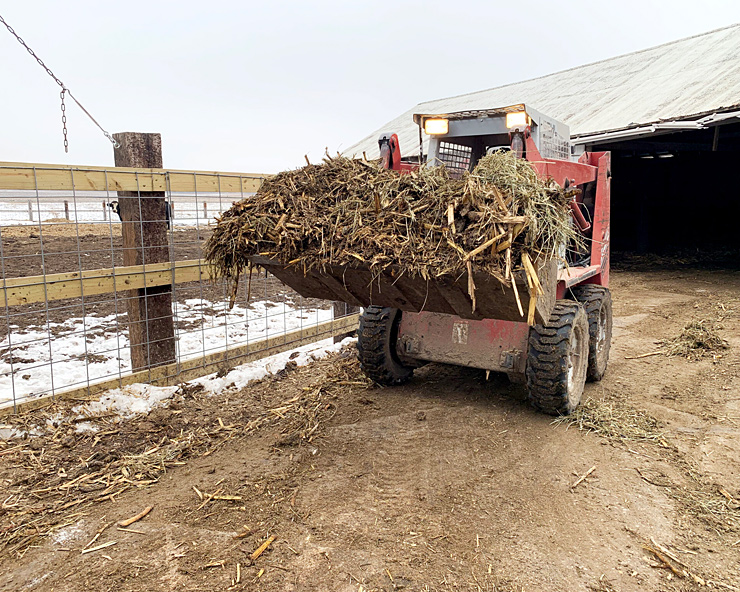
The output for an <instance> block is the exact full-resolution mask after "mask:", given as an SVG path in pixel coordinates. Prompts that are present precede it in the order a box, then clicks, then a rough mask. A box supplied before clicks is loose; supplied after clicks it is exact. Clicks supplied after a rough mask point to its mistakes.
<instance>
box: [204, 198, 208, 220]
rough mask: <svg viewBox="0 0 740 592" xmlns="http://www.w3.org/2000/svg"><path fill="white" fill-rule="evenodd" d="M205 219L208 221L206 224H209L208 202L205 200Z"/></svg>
mask: <svg viewBox="0 0 740 592" xmlns="http://www.w3.org/2000/svg"><path fill="white" fill-rule="evenodd" d="M203 219H204V220H205V221H206V224H208V202H206V201H204V202H203Z"/></svg>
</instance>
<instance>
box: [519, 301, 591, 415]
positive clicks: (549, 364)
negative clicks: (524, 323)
mask: <svg viewBox="0 0 740 592" xmlns="http://www.w3.org/2000/svg"><path fill="white" fill-rule="evenodd" d="M588 333H589V331H588V318H587V315H586V311H585V310H584V308H583V306H581V304H580V303H578V302H574V301H572V300H558V301H557V302H556V303H555V307H554V308H553V311H552V314H551V315H550V318H549V319H548V321H547V323H545V324H543V325H535V326H534V327H532V328H531V329H530V331H529V354H528V356H527V390H528V391H529V401H530V403H532V405H533V406H534V407H535V408H537V409H539V410H540V411H542V412H544V413H548V414H550V415H569V414H570V413H572V412H573V411H575V409H576V407H578V404H579V403H580V402H581V396H582V395H583V388H584V386H585V384H586V373H587V369H588V343H589V334H588Z"/></svg>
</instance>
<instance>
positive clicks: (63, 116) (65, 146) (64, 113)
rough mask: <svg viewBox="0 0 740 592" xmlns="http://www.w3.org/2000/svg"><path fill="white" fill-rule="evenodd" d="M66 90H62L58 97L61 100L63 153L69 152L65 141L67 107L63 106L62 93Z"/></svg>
mask: <svg viewBox="0 0 740 592" xmlns="http://www.w3.org/2000/svg"><path fill="white" fill-rule="evenodd" d="M65 92H67V89H66V88H62V92H60V93H59V97H60V98H61V99H62V135H64V151H65V152H69V142H68V141H67V106H66V105H65V104H64V93H65Z"/></svg>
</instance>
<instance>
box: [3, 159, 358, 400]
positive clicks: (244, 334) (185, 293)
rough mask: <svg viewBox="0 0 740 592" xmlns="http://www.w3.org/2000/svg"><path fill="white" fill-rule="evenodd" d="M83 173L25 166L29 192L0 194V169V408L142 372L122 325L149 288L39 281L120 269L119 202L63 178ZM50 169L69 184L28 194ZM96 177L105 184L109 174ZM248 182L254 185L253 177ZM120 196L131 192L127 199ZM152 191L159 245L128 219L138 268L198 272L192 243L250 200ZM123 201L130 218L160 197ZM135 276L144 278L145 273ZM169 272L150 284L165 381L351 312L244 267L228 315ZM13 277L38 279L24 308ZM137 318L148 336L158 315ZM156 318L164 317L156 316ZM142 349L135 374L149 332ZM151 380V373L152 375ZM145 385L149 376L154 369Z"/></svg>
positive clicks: (208, 293)
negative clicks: (164, 210) (58, 286)
mask: <svg viewBox="0 0 740 592" xmlns="http://www.w3.org/2000/svg"><path fill="white" fill-rule="evenodd" d="M17 166H18V165H16V168H17ZM96 170H97V171H98V172H100V170H99V169H96ZM129 170H130V169H129ZM84 171H85V169H74V170H70V169H61V168H60V169H45V170H39V169H37V168H31V167H30V165H29V168H28V169H27V170H26V173H27V174H28V176H29V179H30V178H32V179H33V180H32V183H33V186H34V187H35V189H32V190H29V189H12V188H11V189H8V188H7V185H8V183H5V186H4V184H3V180H4V177H3V176H2V173H3V168H2V167H0V275H1V277H2V280H3V287H2V292H0V296H4V298H3V302H2V304H3V307H2V309H0V317H1V318H0V409H2V408H7V407H11V406H12V407H13V408H15V406H16V405H18V404H19V403H23V402H24V401H28V400H30V399H34V398H37V397H43V396H54V395H57V394H60V393H64V392H69V391H71V390H75V389H79V388H80V387H87V388H89V387H91V386H92V385H95V384H100V383H105V382H110V380H111V379H117V380H118V381H119V383H121V384H122V383H123V382H122V381H123V379H124V378H125V377H126V376H128V375H131V373H132V370H140V369H141V368H132V356H131V347H130V340H129V337H130V331H131V325H130V323H131V322H132V320H133V319H132V317H131V312H130V311H131V307H132V306H139V309H140V310H141V308H142V307H141V303H142V301H143V302H144V305H143V306H144V309H146V303H147V302H148V301H149V299H148V298H145V297H143V296H142V294H147V295H148V294H150V293H151V291H152V290H154V288H141V289H139V290H138V291H137V290H131V289H124V288H125V286H126V284H124V283H123V282H120V285H119V284H116V282H115V280H114V286H113V289H112V290H111V291H110V292H104V293H93V294H88V293H86V292H87V288H85V287H84V286H82V284H83V283H84V282H83V280H82V279H79V280H77V279H70V280H69V282H68V283H69V285H70V286H71V288H72V291H73V292H74V293H75V295H74V296H73V297H68V298H61V297H60V296H59V294H57V293H55V294H56V295H54V294H52V293H51V290H50V288H49V285H50V284H49V280H50V278H53V277H55V274H75V276H74V277H75V278H81V277H82V276H83V275H84V274H83V272H86V271H90V270H108V271H110V270H116V269H120V268H122V267H124V266H125V259H126V256H125V255H124V242H123V237H122V226H123V225H122V222H121V220H120V218H119V216H118V214H117V213H116V211H115V209H116V208H115V203H114V202H118V201H119V200H120V199H122V198H121V197H119V195H118V193H117V192H116V191H115V190H110V189H109V188H108V187H107V185H108V183H106V189H105V190H102V191H101V190H88V189H77V187H76V186H75V182H74V175H76V174H77V175H79V174H80V173H84ZM113 171H115V172H116V174H117V175H118V176H119V177H120V175H121V174H123V173H121V171H120V170H116V169H110V172H113ZM50 173H54V174H55V175H57V177H55V178H58V177H59V175H69V176H70V177H72V179H71V183H70V185H71V187H72V188H71V189H69V188H60V189H38V187H48V185H49V183H51V181H49V180H48V179H47V177H48V176H49V174H50ZM103 173H104V174H105V176H106V178H107V176H108V171H103ZM127 174H130V175H136V174H137V173H136V172H129V173H127ZM198 175H201V176H202V175H204V173H198ZM212 176H213V178H212V179H210V181H209V182H208V183H207V186H209V187H213V186H216V187H219V188H220V187H221V186H222V185H224V186H225V185H227V183H222V179H221V178H220V175H219V174H215V173H214V174H212ZM42 177H43V182H42ZM249 179H250V180H252V181H254V180H258V178H257V177H250V178H249ZM229 181H230V183H229V184H228V185H229V186H233V184H234V183H233V181H234V179H233V176H230V177H229ZM240 181H241V180H240ZM65 184H66V182H65V183H60V185H65ZM240 184H241V185H243V183H240ZM196 185H197V183H196ZM125 195H127V196H132V192H130V191H129V192H128V193H126V194H125ZM160 195H161V194H160ZM163 195H164V199H165V200H166V202H167V203H168V204H170V208H169V210H170V211H169V213H168V215H167V216H166V219H162V220H157V221H156V222H160V223H161V225H160V228H164V227H165V226H164V225H165V224H166V225H167V226H166V228H167V229H166V231H165V232H162V233H159V234H158V235H156V236H160V237H163V238H160V239H159V240H156V241H154V242H152V240H151V237H146V236H145V235H146V232H147V231H146V228H147V223H149V222H155V221H152V220H138V221H136V223H137V224H141V231H142V237H143V238H142V244H139V245H136V246H135V249H136V250H138V251H139V252H140V257H141V259H142V262H143V263H147V264H148V263H149V262H150V261H151V257H150V255H153V254H154V253H155V252H157V253H159V254H160V255H161V253H162V252H165V253H166V254H167V257H168V258H169V261H170V262H172V266H173V269H174V266H175V262H177V264H178V265H179V264H180V263H181V262H187V261H191V262H193V266H195V267H199V268H200V267H201V266H202V262H200V259H201V257H202V247H203V244H204V241H205V240H206V239H207V238H208V237H209V236H210V233H211V232H212V229H213V227H214V224H215V219H214V218H215V216H217V215H218V214H220V213H222V212H224V211H225V210H226V209H228V208H229V207H230V206H231V204H232V203H233V202H234V201H237V200H240V199H244V198H249V196H250V194H249V193H245V192H244V191H238V192H233V191H221V190H220V189H219V190H217V191H204V192H199V191H197V190H194V191H190V192H188V191H172V190H170V189H169V188H168V189H166V190H165V191H164V193H163ZM133 196H135V197H136V198H137V199H139V200H140V202H139V203H140V211H141V212H145V211H147V210H148V209H149V208H147V207H146V201H147V200H155V199H156V200H160V202H161V200H162V199H163V198H162V197H159V196H158V197H153V196H151V195H148V194H147V193H146V192H143V191H139V192H134V193H133ZM129 199H130V197H129ZM111 204H113V207H111ZM141 204H144V207H141ZM130 248H131V246H130V243H129V249H130ZM128 259H130V257H128ZM148 259H149V260H148ZM159 261H161V259H159ZM128 265H130V263H129V264H128ZM165 266H166V264H165ZM203 271H205V268H203ZM103 275H105V274H103ZM142 275H143V279H144V281H145V282H148V279H147V277H146V275H147V274H146V270H144V273H143V274H142ZM172 276H173V280H174V281H172V282H171V283H168V284H166V285H159V287H158V288H156V289H157V290H158V293H159V294H161V293H164V294H169V295H170V297H171V302H172V304H171V313H172V327H173V334H172V336H170V337H168V339H170V340H172V339H173V338H174V345H175V355H174V360H171V361H172V363H171V364H168V365H165V366H164V368H165V371H166V378H168V379H173V378H174V379H176V378H177V377H178V376H180V375H181V373H182V371H183V368H188V369H189V370H191V371H192V369H193V368H200V369H201V372H200V373H201V374H207V373H208V372H214V371H216V369H217V367H216V366H217V363H216V361H214V360H213V358H214V354H216V353H218V352H225V354H224V355H223V356H219V357H217V360H218V363H223V362H227V363H230V365H231V366H233V365H237V364H238V363H239V360H240V358H244V359H245V360H246V359H247V358H248V356H251V357H249V360H251V359H253V358H254V357H255V353H256V354H257V356H259V352H260V351H261V349H264V350H265V351H267V349H268V346H270V345H271V344H270V342H268V340H269V339H271V338H274V337H277V336H285V337H286V340H284V343H290V342H291V340H294V341H295V344H296V345H301V343H305V340H306V338H305V337H302V336H301V335H302V333H303V331H304V330H307V329H310V328H311V327H313V328H314V331H313V335H314V337H315V340H326V343H327V344H328V343H331V341H332V340H331V336H332V335H331V334H330V333H327V332H326V331H318V330H317V328H320V327H323V325H322V324H323V323H326V322H327V321H331V320H332V319H335V318H338V317H339V316H342V315H346V314H351V313H354V312H355V311H354V310H351V309H349V308H348V307H344V305H342V306H341V307H340V306H336V305H333V304H332V303H331V302H329V301H325V300H315V299H305V298H303V297H301V296H300V295H299V294H297V293H296V292H294V291H293V290H292V289H290V288H289V287H288V286H286V285H284V284H282V283H281V282H280V281H279V280H277V279H276V278H275V277H273V276H271V275H268V274H266V273H265V272H264V271H262V270H254V271H253V272H252V277H251V281H247V278H242V281H241V282H240V289H239V293H238V295H237V298H236V300H235V302H234V305H233V307H232V308H229V295H228V293H227V289H226V285H225V283H224V282H223V281H222V280H219V281H212V280H210V279H207V278H206V279H196V280H194V281H184V282H182V283H180V282H179V281H178V280H177V279H174V278H175V277H176V276H175V273H174V271H173V272H172ZM18 278H35V279H36V280H38V283H37V285H36V286H35V287H31V288H26V289H27V290H32V291H34V294H35V296H32V297H30V298H29V299H28V300H29V301H24V302H18V301H17V300H18V299H15V300H14V299H13V294H12V290H11V289H10V288H9V285H10V284H13V283H14V282H15V283H18V281H17V280H18ZM21 283H22V282H21ZM29 283H30V282H29ZM78 285H79V286H80V287H79V288H78V287H77V286H78ZM146 285H149V284H148V283H147V284H146ZM248 285H249V286H250V287H249V291H250V294H249V298H248V294H247V290H248ZM93 292H94V290H93ZM63 295H64V294H63V293H62V296H63ZM143 314H144V320H143V321H140V322H143V323H145V324H146V325H147V326H146V327H144V334H145V335H147V336H149V326H150V325H152V323H154V322H156V321H157V320H160V318H161V317H160V318H158V317H157V316H153V314H152V312H151V311H147V310H145V311H144V313H143ZM165 316H168V315H167V313H166V312H165ZM299 331H300V333H298V332H299ZM308 333H309V334H310V333H311V331H309V332H308ZM301 339H303V341H301ZM299 342H301V343H299ZM273 343H274V340H273ZM322 343H324V341H322ZM245 346H246V347H245ZM143 347H144V350H145V352H147V353H146V357H147V363H146V365H145V367H149V368H148V372H150V373H151V372H153V370H152V368H151V367H150V366H151V360H150V359H149V356H150V353H151V352H152V351H154V350H155V349H156V348H157V343H156V338H154V337H148V338H147V339H146V342H145V343H144V344H143ZM160 370H161V369H160ZM157 376H158V377H159V378H160V379H161V378H162V373H161V371H160V372H159V374H158V375H157ZM146 378H147V377H146V376H145V380H143V381H144V382H146V381H147V380H146ZM151 380H154V375H153V374H152V375H151ZM171 382H173V381H172V380H170V383H171Z"/></svg>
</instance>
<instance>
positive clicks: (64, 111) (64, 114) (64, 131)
mask: <svg viewBox="0 0 740 592" xmlns="http://www.w3.org/2000/svg"><path fill="white" fill-rule="evenodd" d="M0 23H2V24H3V25H5V28H7V29H8V31H9V32H10V34H11V35H13V37H15V38H16V39H17V40H18V43H20V44H21V45H22V46H23V47H25V48H26V51H27V52H28V53H30V54H31V57H33V58H34V59H35V60H36V61H37V62H38V64H39V66H41V67H42V68H43V69H44V70H46V73H47V74H48V75H49V76H51V77H52V78H53V79H54V82H56V83H57V84H58V85H59V86H60V87H61V88H62V92H61V93H59V96H60V98H61V99H62V134H63V135H64V151H65V152H69V142H68V141H67V107H66V105H65V104H64V95H65V94H68V95H69V96H70V97H71V98H72V100H73V101H74V102H75V103H77V106H78V107H79V108H80V109H82V110H83V111H84V112H85V115H87V116H88V117H89V118H90V120H91V121H92V122H93V123H94V124H95V125H96V126H98V128H99V129H100V131H101V132H103V135H104V136H105V137H106V138H108V140H109V141H110V143H111V144H113V146H114V147H115V148H119V147H120V144H119V143H118V142H117V141H116V140H115V139H114V138H113V136H111V135H110V134H109V133H108V132H107V131H105V130H104V129H103V126H101V125H100V124H99V123H98V122H97V121H96V120H95V118H94V117H93V116H92V115H90V112H89V111H88V110H87V109H85V108H84V107H83V106H82V104H81V103H80V102H79V101H78V100H77V99H76V98H75V96H74V95H73V94H72V93H71V92H70V91H69V89H68V88H67V87H66V86H64V83H63V82H62V81H61V80H59V78H57V77H56V76H55V75H54V72H52V71H51V69H50V68H49V66H47V65H46V64H45V63H44V62H43V61H42V59H41V58H40V57H39V56H37V55H36V53H35V52H34V51H33V50H32V49H31V48H30V47H28V45H27V44H26V42H25V41H23V39H22V38H21V36H20V35H18V33H16V32H15V30H14V29H13V27H11V26H10V25H9V24H8V23H6V22H5V19H4V18H3V17H2V16H0Z"/></svg>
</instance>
